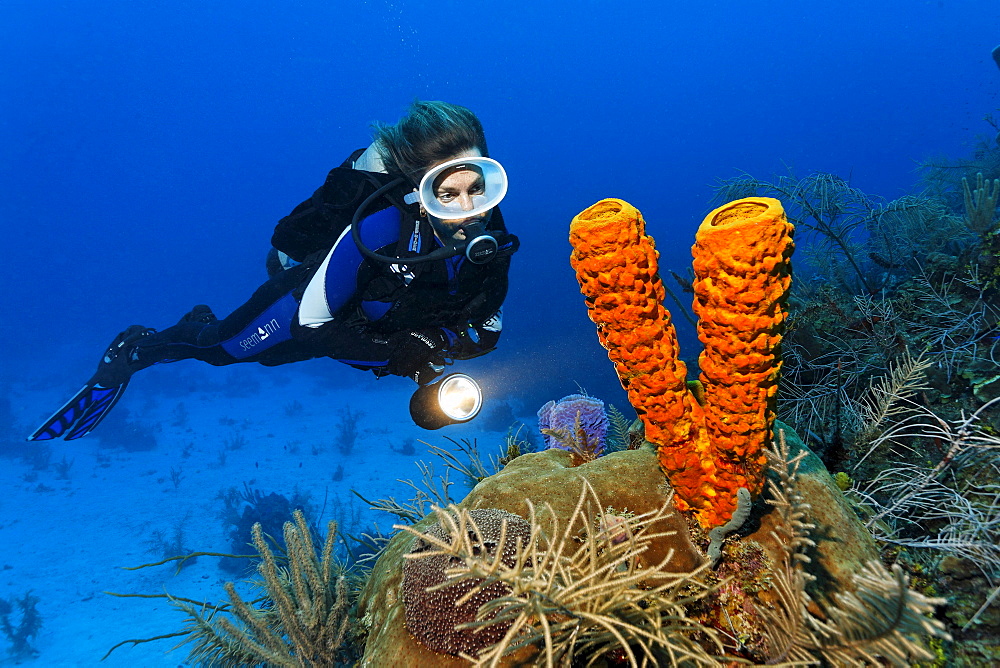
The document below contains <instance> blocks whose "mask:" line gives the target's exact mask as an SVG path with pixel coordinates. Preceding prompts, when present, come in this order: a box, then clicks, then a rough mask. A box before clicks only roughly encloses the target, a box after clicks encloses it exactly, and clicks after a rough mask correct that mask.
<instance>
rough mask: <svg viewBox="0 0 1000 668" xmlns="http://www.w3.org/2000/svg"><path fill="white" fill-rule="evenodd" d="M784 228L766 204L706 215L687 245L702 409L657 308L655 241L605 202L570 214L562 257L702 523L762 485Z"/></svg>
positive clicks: (753, 202) (782, 292)
mask: <svg viewBox="0 0 1000 668" xmlns="http://www.w3.org/2000/svg"><path fill="white" fill-rule="evenodd" d="M792 230H793V228H792V225H790V224H789V223H788V221H787V220H786V218H785V215H784V211H783V210H782V208H781V204H780V203H779V202H778V201H777V200H774V199H770V198H747V199H742V200H738V201H735V202H730V203H729V204H726V205H725V206H722V207H719V208H718V209H716V210H715V211H713V212H712V213H710V214H709V215H708V216H707V217H706V218H705V221H704V222H703V223H702V225H701V227H700V228H699V229H698V232H697V234H696V243H695V245H694V247H693V248H692V252H693V253H694V256H695V260H694V270H695V281H694V289H695V302H694V309H695V312H696V313H697V314H698V316H699V323H698V336H699V338H700V339H701V341H702V343H703V344H704V346H705V348H704V352H703V353H702V355H701V358H700V365H701V371H702V373H701V376H700V379H701V382H702V384H703V387H704V392H703V395H704V398H703V400H702V401H703V403H702V404H699V403H698V401H697V400H695V397H694V395H693V394H691V392H690V391H688V389H687V385H686V382H685V381H686V377H687V369H686V367H685V365H684V363H683V362H682V361H681V360H680V357H679V348H678V343H677V335H676V333H675V331H674V327H673V325H672V324H671V320H670V313H669V311H667V309H666V308H664V306H663V297H664V290H663V284H662V283H661V282H660V278H659V275H658V272H657V257H658V254H657V252H656V249H655V246H654V243H653V239H652V237H649V236H648V235H646V233H645V222H644V221H643V218H642V214H641V213H639V211H638V210H637V209H636V208H635V207H633V206H631V205H630V204H628V203H627V202H624V201H622V200H618V199H605V200H601V201H600V202H598V203H596V204H594V205H593V206H591V207H590V208H588V209H586V210H585V211H583V212H582V213H580V214H579V215H578V216H577V217H576V218H574V219H573V222H572V224H571V225H570V243H571V244H572V245H573V253H572V255H571V258H570V262H571V264H572V265H573V268H574V270H575V271H576V274H577V279H578V280H579V282H580V290H581V292H582V293H583V294H584V296H585V297H586V300H587V305H588V309H589V314H590V318H591V320H593V321H594V323H595V324H596V325H597V332H598V337H599V338H600V340H601V344H602V345H603V346H604V347H605V348H606V349H607V350H608V356H609V357H610V358H611V361H612V362H614V364H615V369H616V370H617V372H618V377H619V379H620V380H621V382H622V387H624V388H625V390H626V392H627V393H628V397H629V401H630V402H631V404H632V406H633V407H634V408H635V409H636V412H637V413H638V414H639V417H640V418H641V419H642V421H643V424H644V426H645V429H646V439H647V440H648V441H650V442H651V443H654V444H656V446H657V449H658V452H659V461H660V465H661V467H662V468H663V470H664V472H665V473H666V475H667V478H668V479H669V481H670V484H671V485H672V486H673V488H674V490H675V491H676V496H675V500H676V503H677V506H678V508H680V509H681V510H685V511H687V510H693V511H694V512H695V513H696V515H697V518H698V520H699V522H700V523H701V524H702V525H703V526H705V527H715V526H719V525H722V524H724V523H725V522H726V521H727V520H728V519H729V518H730V517H731V516H732V513H733V511H734V510H735V508H736V493H737V491H738V490H739V488H740V487H746V488H747V489H748V490H750V492H751V493H752V494H753V495H754V496H756V495H757V494H759V493H760V491H761V489H762V487H763V484H764V466H765V457H764V452H763V447H764V445H766V444H767V443H769V441H770V432H771V426H772V424H773V421H774V410H773V408H774V400H775V393H776V391H777V378H778V373H779V371H780V369H781V362H780V359H779V356H778V347H779V344H780V341H781V329H782V327H783V325H784V322H785V318H786V312H785V308H784V302H785V298H786V296H787V294H788V287H789V284H790V277H791V273H790V264H789V259H790V257H791V254H792V250H793V248H794V246H793V244H792Z"/></svg>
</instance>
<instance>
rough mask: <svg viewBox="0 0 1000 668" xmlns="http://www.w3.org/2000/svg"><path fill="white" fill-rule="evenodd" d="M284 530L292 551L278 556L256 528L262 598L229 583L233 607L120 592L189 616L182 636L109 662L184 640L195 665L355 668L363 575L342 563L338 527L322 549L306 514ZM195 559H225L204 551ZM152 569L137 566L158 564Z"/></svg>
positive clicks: (257, 526) (333, 525) (172, 635)
mask: <svg viewBox="0 0 1000 668" xmlns="http://www.w3.org/2000/svg"><path fill="white" fill-rule="evenodd" d="M292 519H293V521H291V522H285V524H284V527H283V532H284V545H285V549H284V550H283V551H282V552H281V553H279V554H275V553H274V551H273V550H272V549H271V546H270V545H269V541H268V540H267V539H266V537H265V536H264V533H263V530H262V528H261V525H260V524H255V525H254V526H253V532H252V533H253V544H254V547H255V548H256V549H257V553H258V556H259V558H260V560H259V563H258V566H257V571H258V573H259V574H260V576H261V579H260V580H257V581H256V582H254V583H253V584H254V585H255V586H256V587H257V588H258V589H259V590H260V591H261V592H262V595H261V596H259V597H257V598H255V599H253V600H250V601H248V600H245V599H244V597H243V596H242V595H240V593H239V592H238V591H237V588H236V586H235V585H234V584H233V583H231V582H227V583H226V584H225V585H224V589H225V591H226V595H227V597H228V598H229V601H228V602H227V603H209V602H206V601H196V600H192V599H189V598H180V597H174V596H171V595H170V594H152V595H149V594H114V595H115V596H123V597H129V596H141V597H143V598H165V599H167V600H169V601H170V602H171V603H172V604H173V605H174V606H175V607H176V608H178V609H179V610H181V611H182V612H184V613H185V615H186V620H187V624H186V626H185V627H184V629H182V630H181V631H180V632H177V633H168V634H164V635H160V636H156V637H153V638H136V639H129V640H123V641H122V642H120V643H118V644H116V645H115V646H114V647H112V648H111V649H109V650H108V652H107V654H105V655H104V658H107V657H108V656H109V655H110V654H111V653H112V652H114V651H115V650H116V649H117V648H119V647H122V646H124V645H129V644H131V645H138V644H141V643H147V642H153V641H156V640H163V639H166V638H177V637H181V638H182V640H181V643H180V644H179V645H177V646H175V647H174V649H176V648H177V647H180V646H182V645H184V644H186V643H191V644H192V647H191V650H190V652H189V655H188V661H189V662H191V663H192V664H197V665H211V666H232V667H234V668H235V667H237V666H256V665H268V666H287V667H289V668H293V667H294V668H303V667H315V668H321V667H323V668H326V667H330V666H340V665H350V664H351V663H352V662H353V661H354V660H355V659H356V658H357V657H356V656H354V654H353V647H354V645H353V644H352V643H350V642H348V639H349V638H350V637H351V635H352V633H353V631H354V625H355V620H354V619H353V618H352V617H351V615H350V610H351V608H352V605H353V602H354V598H355V589H356V585H357V576H354V575H352V574H350V573H349V572H348V571H347V569H345V568H344V566H342V565H341V564H340V563H338V562H337V560H336V557H335V556H334V546H335V543H336V541H337V537H338V533H337V523H336V522H333V521H331V522H329V523H328V524H327V532H326V538H325V539H324V540H323V544H322V546H321V547H319V549H317V546H316V545H315V544H314V542H313V534H314V533H315V531H314V530H313V529H312V527H310V526H309V524H308V523H307V522H306V519H305V516H304V515H303V514H302V511H300V510H295V511H294V512H293V513H292ZM192 556H224V555H220V554H216V553H196V554H195V555H187V556H184V557H174V558H173V559H170V560H168V561H175V560H180V561H181V562H182V563H183V561H184V560H187V559H190V558H191V557H192ZM161 563H163V562H157V563H155V564H145V565H143V566H138V567H136V568H145V567H148V566H156V565H159V564H161Z"/></svg>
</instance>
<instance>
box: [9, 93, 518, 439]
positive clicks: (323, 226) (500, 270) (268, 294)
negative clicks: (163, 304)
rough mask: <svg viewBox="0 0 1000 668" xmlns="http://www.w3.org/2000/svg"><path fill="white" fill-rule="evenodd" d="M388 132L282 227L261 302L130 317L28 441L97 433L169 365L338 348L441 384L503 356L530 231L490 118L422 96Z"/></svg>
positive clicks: (285, 357) (384, 371)
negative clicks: (508, 210)
mask: <svg viewBox="0 0 1000 668" xmlns="http://www.w3.org/2000/svg"><path fill="white" fill-rule="evenodd" d="M374 129H375V132H374V141H373V142H372V144H371V145H370V146H368V148H366V149H359V150H357V151H355V152H354V153H352V154H351V156H350V157H349V158H348V159H347V160H346V161H345V162H344V163H343V164H342V165H340V166H339V167H337V168H335V169H333V170H331V171H330V173H329V174H328V175H327V178H326V181H325V183H324V184H323V185H322V186H320V188H319V189H318V190H316V191H315V192H314V193H313V195H312V197H310V198H309V199H308V200H306V201H305V202H303V203H301V204H300V205H298V206H297V207H295V209H294V210H293V211H292V212H291V214H289V215H288V216H286V217H285V218H282V219H281V220H280V221H279V222H278V224H277V226H276V227H275V231H274V235H273V236H272V238H271V244H272V249H271V251H270V253H269V255H268V259H267V269H268V273H269V274H270V279H269V280H268V281H267V282H266V283H264V284H263V285H262V286H261V287H260V288H258V289H257V290H256V291H255V292H254V294H253V296H252V297H250V299H249V301H247V302H246V303H245V304H243V305H242V306H240V307H239V308H237V309H236V310H235V311H234V312H233V313H231V314H230V315H229V316H228V317H226V318H224V319H222V320H220V319H218V318H217V317H216V316H215V314H214V313H213V312H212V310H211V309H210V308H209V307H208V306H204V305H199V306H195V307H194V308H193V309H192V310H191V311H190V312H189V313H187V314H186V315H185V316H184V317H182V318H181V319H180V322H178V323H177V324H176V325H174V326H172V327H168V328H166V329H163V330H161V331H157V330H155V329H151V328H148V327H142V326H139V325H133V326H131V327H129V328H128V329H126V330H125V331H123V332H122V333H120V334H119V335H118V336H117V337H116V338H115V340H114V341H113V342H112V343H111V345H110V346H108V348H107V350H106V351H105V353H104V354H103V355H102V356H101V359H100V362H99V363H98V366H97V372H96V373H95V374H94V375H93V377H91V378H90V380H88V381H87V384H86V385H84V387H83V389H81V390H80V391H79V392H78V393H77V394H76V395H75V396H74V397H73V398H72V399H70V401H68V402H67V403H66V404H65V405H64V406H63V407H62V408H60V409H59V410H58V411H56V413H55V414H53V415H52V417H50V418H49V419H48V420H47V421H46V422H45V423H44V424H43V425H42V426H41V427H39V428H38V429H37V430H36V431H35V432H34V433H33V434H32V435H31V436H30V437H29V439H28V440H47V439H53V438H60V437H62V438H65V439H66V440H72V439H76V438H80V437H81V436H85V435H86V434H88V433H89V432H90V431H92V430H93V429H94V428H95V427H96V426H97V425H98V423H100V421H101V420H102V419H103V418H104V417H105V416H106V415H107V414H108V412H109V411H110V410H111V409H112V408H113V407H114V405H115V403H116V402H117V401H118V400H119V399H120V398H121V396H122V394H123V392H124V391H125V388H126V387H127V386H128V383H129V379H130V378H131V377H132V374H134V373H135V372H136V371H139V370H140V369H145V368H146V367H149V366H152V365H154V364H162V363H167V362H176V361H179V360H184V359H197V360H201V361H203V362H208V363H209V364H212V365H216V366H222V365H227V364H234V363H237V362H257V363H259V364H263V365H266V366H276V365H280V364H287V363H289V362H298V361H302V360H307V359H312V358H315V357H331V358H333V359H335V360H338V361H340V362H343V363H345V364H349V365H351V366H353V367H355V368H359V369H365V370H371V371H372V372H373V373H374V374H375V375H376V376H377V377H382V376H385V375H396V376H405V377H409V378H412V379H413V380H414V381H416V382H417V384H418V385H420V386H427V385H428V384H429V383H432V382H433V381H435V380H436V379H437V378H438V376H440V375H441V374H442V373H443V371H444V369H445V367H446V365H448V364H450V363H451V362H452V361H454V360H464V359H469V358H472V357H477V356H479V355H484V354H486V353H488V352H490V351H491V350H493V349H494V348H495V346H496V344H497V341H498V339H499V338H500V331H501V324H502V320H501V305H502V304H503V301H504V298H505V297H506V294H507V272H508V268H509V266H510V256H511V254H513V253H514V252H515V251H516V250H517V248H518V240H517V237H515V236H514V235H512V234H508V233H507V230H506V228H505V226H504V222H503V216H502V215H501V213H500V210H499V208H498V207H497V205H498V204H499V203H500V200H502V199H503V197H504V195H505V194H506V192H507V177H506V173H505V172H504V170H503V167H502V166H501V165H500V163H498V162H496V161H495V160H492V159H490V158H489V157H488V154H487V148H486V138H485V135H484V133H483V128H482V124H481V123H480V121H479V119H478V118H477V117H476V116H475V114H473V113H472V112H471V111H470V110H468V109H466V108H465V107H461V106H458V105H453V104H448V103H445V102H429V101H418V102H415V103H414V104H413V105H412V106H411V107H410V109H409V112H408V113H407V115H406V116H405V117H404V118H403V119H402V120H400V121H399V123H397V124H396V125H384V124H375V125H374ZM445 382H447V381H445ZM414 396H415V397H416V395H414ZM476 410H478V408H477V409H476ZM412 411H413V405H412V402H411V412H412ZM414 419H415V420H416V418H414ZM430 428H435V427H430Z"/></svg>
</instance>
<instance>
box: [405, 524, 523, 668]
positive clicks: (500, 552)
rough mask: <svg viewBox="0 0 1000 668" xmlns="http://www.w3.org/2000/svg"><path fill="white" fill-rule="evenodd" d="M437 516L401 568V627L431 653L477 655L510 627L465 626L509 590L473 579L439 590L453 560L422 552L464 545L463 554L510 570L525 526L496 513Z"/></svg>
mask: <svg viewBox="0 0 1000 668" xmlns="http://www.w3.org/2000/svg"><path fill="white" fill-rule="evenodd" d="M439 516H440V518H441V521H440V522H438V523H436V524H433V525H431V526H430V527H428V528H427V530H426V531H425V532H424V533H422V534H420V536H418V538H417V540H416V541H414V543H413V547H412V548H411V550H410V552H409V553H408V554H407V560H406V561H405V562H404V564H403V585H402V589H403V608H404V610H405V613H406V615H405V617H406V628H407V630H408V631H409V632H410V633H411V634H412V635H413V636H414V637H415V638H416V639H417V640H419V641H420V642H421V643H422V644H424V645H426V646H427V647H428V648H430V649H432V650H434V651H435V652H440V653H442V654H451V655H453V656H462V655H469V656H473V657H476V656H478V654H479V652H480V650H483V649H486V648H487V647H489V646H491V645H493V644H495V643H497V642H499V641H500V640H501V639H502V638H503V637H504V635H505V634H506V633H507V630H508V629H509V628H510V623H509V622H508V623H496V624H478V625H476V626H475V627H474V628H469V627H468V626H467V624H468V623H470V622H476V621H482V620H483V618H482V617H477V613H478V612H479V608H480V606H482V605H483V604H485V603H487V602H489V601H492V600H494V599H497V598H500V597H502V596H506V595H508V594H509V593H510V588H509V587H507V586H506V585H504V584H502V583H499V582H491V583H489V584H484V581H483V579H482V578H475V577H471V578H465V579H463V580H460V581H458V582H455V583H454V584H452V585H451V586H444V585H446V584H447V583H448V582H449V579H450V578H449V569H450V568H451V567H452V566H453V565H454V564H453V560H452V559H451V558H449V556H448V555H447V554H433V555H428V554H427V553H428V552H429V551H430V550H431V549H432V548H433V547H434V545H440V544H442V542H443V544H445V545H450V544H451V543H452V542H454V541H458V540H464V541H469V545H468V549H469V551H474V552H476V554H479V555H481V556H483V557H484V558H487V559H491V560H497V561H498V562H502V563H503V564H504V565H505V566H507V567H512V566H513V565H514V563H513V561H512V559H513V557H514V555H515V553H516V552H517V551H518V549H519V548H520V547H521V543H526V542H527V541H528V540H529V538H530V537H531V525H530V524H529V523H528V522H527V521H526V520H525V519H524V518H523V517H520V516H518V515H514V514H512V513H508V512H507V511H505V510H498V509H496V508H482V509H478V510H473V511H468V512H466V513H465V514H462V515H458V516H453V515H449V514H448V513H444V514H441V515H439ZM432 540H433V541H434V543H433V544H432V543H431V542H430V541H432ZM486 621H488V619H487V620H486Z"/></svg>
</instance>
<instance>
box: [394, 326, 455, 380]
mask: <svg viewBox="0 0 1000 668" xmlns="http://www.w3.org/2000/svg"><path fill="white" fill-rule="evenodd" d="M447 345H448V337H447V336H445V333H444V332H443V331H441V330H440V329H421V330H419V331H413V332H397V333H396V334H393V335H392V336H390V337H389V363H388V364H387V365H386V370H387V371H388V372H389V373H391V374H393V375H396V376H408V377H410V378H413V379H414V380H415V381H417V382H418V383H420V384H421V385H423V384H425V383H426V382H429V381H430V380H432V379H433V378H432V377H431V376H433V377H435V378H436V377H437V376H438V375H440V374H441V370H443V369H444V365H445V358H444V355H445V351H446V350H447ZM436 367H440V369H441V370H436Z"/></svg>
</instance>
